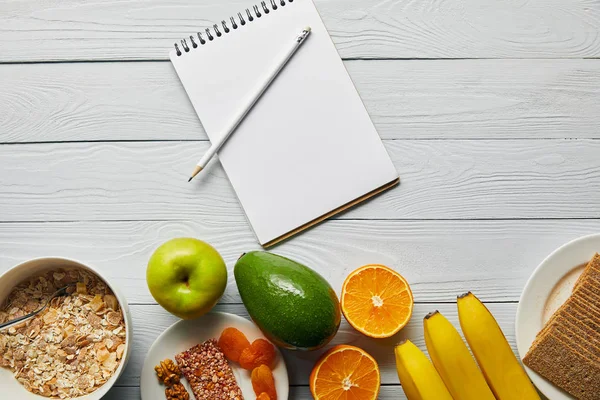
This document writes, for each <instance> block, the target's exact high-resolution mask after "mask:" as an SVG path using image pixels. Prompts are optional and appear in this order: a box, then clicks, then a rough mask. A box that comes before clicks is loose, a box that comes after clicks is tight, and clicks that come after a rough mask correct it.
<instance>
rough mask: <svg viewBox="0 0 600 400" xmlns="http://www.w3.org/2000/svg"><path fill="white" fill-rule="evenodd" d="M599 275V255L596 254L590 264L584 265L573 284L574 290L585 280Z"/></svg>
mask: <svg viewBox="0 0 600 400" xmlns="http://www.w3.org/2000/svg"><path fill="white" fill-rule="evenodd" d="M599 273H600V254H598V253H596V254H595V255H594V257H592V259H591V260H590V262H589V263H588V264H587V265H586V267H585V268H584V270H583V272H582V273H581V275H580V276H579V278H578V279H577V281H576V282H575V286H574V288H575V289H577V288H578V287H579V285H581V284H582V282H584V281H585V280H586V279H590V278H593V277H594V276H596V275H598V274H599Z"/></svg>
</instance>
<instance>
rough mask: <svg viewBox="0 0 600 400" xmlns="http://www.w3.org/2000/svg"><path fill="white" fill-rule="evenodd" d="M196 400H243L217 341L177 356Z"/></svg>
mask: <svg viewBox="0 0 600 400" xmlns="http://www.w3.org/2000/svg"><path fill="white" fill-rule="evenodd" d="M175 360H176V361H177V365H178V366H179V369H181V372H182V373H183V376H184V377H185V379H187V381H188V383H189V384H190V387H191V388H192V392H193V393H194V396H195V397H196V400H243V398H244V397H243V396H242V390H241V389H240V387H239V386H238V384H237V382H236V380H235V376H234V375H233V371H232V370H231V367H230V366H229V364H228V363H227V359H226V358H225V355H224V354H223V352H222V351H221V349H220V348H219V346H218V345H217V341H216V340H215V339H211V340H207V341H206V342H204V343H202V344H198V345H196V346H194V347H192V348H191V349H189V350H186V351H184V352H181V353H179V354H177V355H176V356H175Z"/></svg>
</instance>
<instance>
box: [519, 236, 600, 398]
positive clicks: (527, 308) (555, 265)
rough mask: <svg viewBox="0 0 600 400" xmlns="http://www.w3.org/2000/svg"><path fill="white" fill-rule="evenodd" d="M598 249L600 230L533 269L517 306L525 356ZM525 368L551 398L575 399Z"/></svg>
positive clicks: (558, 251) (568, 244) (561, 248)
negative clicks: (599, 232)
mask: <svg viewBox="0 0 600 400" xmlns="http://www.w3.org/2000/svg"><path fill="white" fill-rule="evenodd" d="M597 252H600V234H596V235H590V236H584V237H581V238H579V239H575V240H573V241H572V242H569V243H567V244H565V245H563V246H561V247H559V248H558V249H557V250H555V251H554V252H553V253H552V254H550V255H549V256H548V257H547V258H546V259H545V260H544V261H542V263H541V264H540V265H539V266H538V267H537V268H536V269H535V271H533V274H532V275H531V277H530V278H529V281H527V284H526V285H525V289H523V294H521V299H520V300H519V307H518V308H517V320H516V323H515V331H516V332H515V333H516V339H517V349H518V350H519V355H520V356H521V359H522V358H523V357H525V354H527V351H528V350H529V347H530V346H531V344H532V343H533V341H534V339H535V336H536V335H537V333H538V332H539V331H540V330H541V329H542V327H543V326H544V324H545V323H546V321H548V319H549V318H550V316H552V314H553V313H554V311H556V310H557V309H558V308H559V307H560V306H561V305H562V304H563V303H564V302H565V301H566V299H567V298H568V297H569V296H570V294H571V290H572V289H573V285H574V284H575V281H576V280H577V278H578V277H579V275H581V272H582V271H583V268H584V267H585V264H586V263H587V262H589V261H590V260H591V259H592V257H593V256H594V254H596V253H597ZM525 370H526V371H527V374H529V377H530V378H531V381H532V382H533V383H534V384H535V386H537V388H538V389H539V390H540V391H541V392H542V393H543V394H544V395H546V396H547V397H548V398H549V399H550V400H562V399H574V397H572V396H570V395H568V394H567V393H565V392H564V391H562V390H560V389H559V388H557V387H556V386H554V385H553V384H551V383H550V382H548V381H547V380H545V379H544V378H542V377H541V376H540V375H538V374H537V373H535V372H533V371H532V370H531V369H529V368H528V367H525Z"/></svg>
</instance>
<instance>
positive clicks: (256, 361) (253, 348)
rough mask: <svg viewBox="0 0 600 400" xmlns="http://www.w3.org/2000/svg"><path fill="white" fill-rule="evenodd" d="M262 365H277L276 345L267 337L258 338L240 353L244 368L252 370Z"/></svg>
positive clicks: (270, 366)
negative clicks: (266, 338)
mask: <svg viewBox="0 0 600 400" xmlns="http://www.w3.org/2000/svg"><path fill="white" fill-rule="evenodd" d="M260 365H266V366H267V367H269V368H273V367H274V366H275V347H274V346H273V345H272V344H271V342H269V341H268V340H265V339H256V340H255V341H254V342H252V344H251V345H250V346H249V347H246V348H245V349H244V350H243V351H242V354H241V355H240V366H241V367H242V368H244V369H247V370H248V371H252V370H253V369H255V368H256V367H258V366H260Z"/></svg>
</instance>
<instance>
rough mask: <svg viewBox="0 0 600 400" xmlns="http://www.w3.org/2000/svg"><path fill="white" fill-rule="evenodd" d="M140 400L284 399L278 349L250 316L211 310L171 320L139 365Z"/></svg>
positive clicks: (285, 383) (284, 380) (285, 384)
mask: <svg viewBox="0 0 600 400" xmlns="http://www.w3.org/2000/svg"><path fill="white" fill-rule="evenodd" d="M140 386H141V395H142V399H143V400H165V399H168V400H175V399H181V400H187V399H194V398H195V399H196V400H204V399H212V400H219V399H224V400H236V399H237V400H242V399H244V400H254V399H258V400H287V398H288V390H289V383H288V375H287V369H286V367H285V362H284V360H283V357H282V356H281V353H280V352H279V350H278V349H277V347H275V346H274V345H273V344H272V343H271V342H269V341H268V340H267V339H265V338H264V336H263V334H262V332H261V331H260V329H258V327H256V325H254V324H253V323H252V322H250V321H249V320H247V319H245V318H242V317H239V316H237V315H233V314H228V313H222V312H210V313H208V314H205V315H203V316H202V317H200V318H197V319H193V320H181V321H178V322H176V323H175V324H173V325H171V326H170V327H169V328H168V329H167V330H165V331H164V332H163V333H162V334H161V335H160V336H159V337H158V338H157V339H156V341H155V342H154V344H153V345H152V347H151V348H150V351H149V352H148V355H147V356H146V360H145V361H144V367H143V369H142V376H141V380H140Z"/></svg>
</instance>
